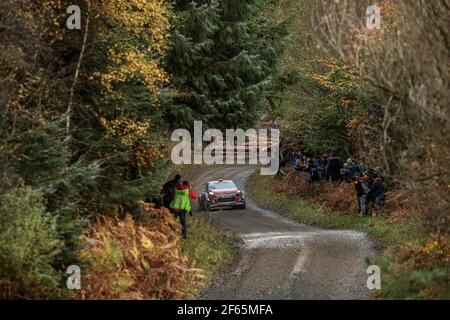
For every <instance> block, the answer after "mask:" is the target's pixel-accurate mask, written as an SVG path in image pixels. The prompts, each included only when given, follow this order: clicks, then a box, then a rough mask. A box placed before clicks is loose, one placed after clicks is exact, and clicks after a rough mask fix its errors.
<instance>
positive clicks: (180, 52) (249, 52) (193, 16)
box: [166, 0, 276, 129]
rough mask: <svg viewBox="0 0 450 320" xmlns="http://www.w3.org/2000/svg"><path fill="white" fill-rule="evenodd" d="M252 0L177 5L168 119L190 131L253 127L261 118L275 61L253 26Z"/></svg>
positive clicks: (184, 0)
mask: <svg viewBox="0 0 450 320" xmlns="http://www.w3.org/2000/svg"><path fill="white" fill-rule="evenodd" d="M255 5H256V3H255V1H253V0H242V1H233V0H221V1H217V0H202V1H197V2H191V1H187V0H179V1H176V6H175V9H176V10H177V12H178V14H179V17H180V21H179V25H178V27H177V30H176V31H175V32H174V34H173V37H172V41H173V47H172V49H171V51H170V52H169V54H168V56H167V59H166V65H167V67H166V70H167V71H168V72H169V73H170V74H171V77H172V84H173V88H175V89H173V92H172V99H171V105H170V108H168V109H167V111H166V117H167V121H168V122H169V123H172V124H173V125H174V126H178V125H182V126H183V127H185V128H191V127H192V125H193V122H194V120H202V121H203V122H204V124H205V126H208V127H215V128H222V129H224V128H237V127H243V128H245V127H249V126H251V125H253V124H254V122H255V120H257V119H258V112H259V111H260V110H262V107H263V104H264V102H265V90H266V89H267V88H268V86H269V85H270V75H271V73H272V72H273V68H274V65H275V63H276V52H275V50H274V48H272V47H271V44H272V43H271V41H269V40H268V39H267V38H265V37H263V36H261V33H260V32H259V31H260V30H258V26H257V25H255V24H254V23H252V17H253V10H254V9H255Z"/></svg>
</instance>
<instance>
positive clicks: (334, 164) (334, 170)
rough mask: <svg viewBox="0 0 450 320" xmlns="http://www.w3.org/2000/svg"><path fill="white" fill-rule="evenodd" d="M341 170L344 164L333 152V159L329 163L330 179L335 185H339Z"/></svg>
mask: <svg viewBox="0 0 450 320" xmlns="http://www.w3.org/2000/svg"><path fill="white" fill-rule="evenodd" d="M341 169H342V162H341V160H340V159H339V158H338V157H337V155H336V152H333V153H332V154H331V158H330V159H329V161H328V170H327V171H328V172H327V174H328V177H329V178H330V179H331V181H333V182H334V183H338V182H339V181H340V180H341Z"/></svg>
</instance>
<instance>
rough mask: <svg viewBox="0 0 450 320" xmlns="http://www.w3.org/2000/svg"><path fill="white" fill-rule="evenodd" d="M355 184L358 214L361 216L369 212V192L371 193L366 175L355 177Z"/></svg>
mask: <svg viewBox="0 0 450 320" xmlns="http://www.w3.org/2000/svg"><path fill="white" fill-rule="evenodd" d="M353 184H354V185H355V190H356V196H357V199H358V215H359V216H360V217H363V216H366V215H367V214H368V210H367V194H368V193H369V187H368V185H367V180H366V178H365V177H363V178H359V177H353Z"/></svg>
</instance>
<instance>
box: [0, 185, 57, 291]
mask: <svg viewBox="0 0 450 320" xmlns="http://www.w3.org/2000/svg"><path fill="white" fill-rule="evenodd" d="M61 248H62V245H61V242H60V240H58V237H57V226H56V218H55V217H54V216H52V215H51V214H50V213H48V212H46V209H45V205H44V200H43V195H42V193H41V192H40V191H37V190H34V189H32V188H30V187H25V188H19V189H14V190H12V191H10V192H8V193H6V194H5V195H3V196H2V198H1V202H0V279H1V282H2V283H3V286H7V287H8V289H9V290H8V293H7V295H8V296H7V297H3V298H51V297H54V296H57V295H58V294H59V289H58V286H59V282H60V280H61V275H60V274H59V273H58V272H57V270H55V269H54V268H53V267H52V263H53V262H54V261H55V257H56V256H57V255H58V253H60V251H61Z"/></svg>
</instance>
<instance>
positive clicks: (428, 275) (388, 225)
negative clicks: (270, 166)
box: [250, 174, 450, 299]
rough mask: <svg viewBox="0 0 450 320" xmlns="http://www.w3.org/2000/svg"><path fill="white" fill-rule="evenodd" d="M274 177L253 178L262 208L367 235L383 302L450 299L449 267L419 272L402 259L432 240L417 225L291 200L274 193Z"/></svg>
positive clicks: (437, 266) (253, 188)
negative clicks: (374, 252)
mask: <svg viewBox="0 0 450 320" xmlns="http://www.w3.org/2000/svg"><path fill="white" fill-rule="evenodd" d="M272 179H273V178H272V177H268V176H261V175H259V174H254V175H253V176H252V177H251V183H250V186H251V190H250V193H251V196H252V198H253V199H254V200H255V201H256V202H257V203H258V204H259V205H261V206H262V207H264V208H266V209H270V210H272V211H274V212H277V213H279V214H280V215H283V216H285V217H287V218H290V219H292V220H295V221H298V222H301V223H304V224H307V225H311V226H316V227H320V228H323V229H335V230H336V229H340V230H342V229H346V230H357V231H362V232H366V233H367V234H368V235H369V236H370V237H371V239H373V240H375V241H376V243H377V244H380V245H379V246H377V247H378V248H380V249H381V248H382V250H379V252H378V255H377V257H376V258H375V261H371V263H373V264H377V265H379V266H380V267H381V270H382V290H380V291H377V292H376V293H374V296H375V297H377V298H382V299H449V298H450V289H449V288H450V286H449V277H448V274H449V273H448V272H449V269H448V265H447V266H445V262H444V263H440V264H434V265H433V264H431V265H429V266H427V267H423V268H418V267H417V265H416V262H415V260H414V258H407V259H402V258H399V255H400V253H399V252H401V251H403V252H404V251H405V248H406V250H407V248H409V247H411V246H423V245H425V244H426V243H427V241H429V236H428V235H427V233H426V232H425V231H424V230H423V228H422V226H421V224H420V223H419V222H416V221H403V222H392V221H389V220H387V219H385V218H383V217H367V218H361V217H358V216H356V215H355V214H349V213H342V212H336V211H333V210H331V209H330V208H328V207H327V206H326V205H318V204H313V203H311V202H310V201H308V200H307V199H302V198H299V197H290V196H286V195H284V194H280V193H277V192H275V191H274V190H273V187H272V186H273V184H272Z"/></svg>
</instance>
